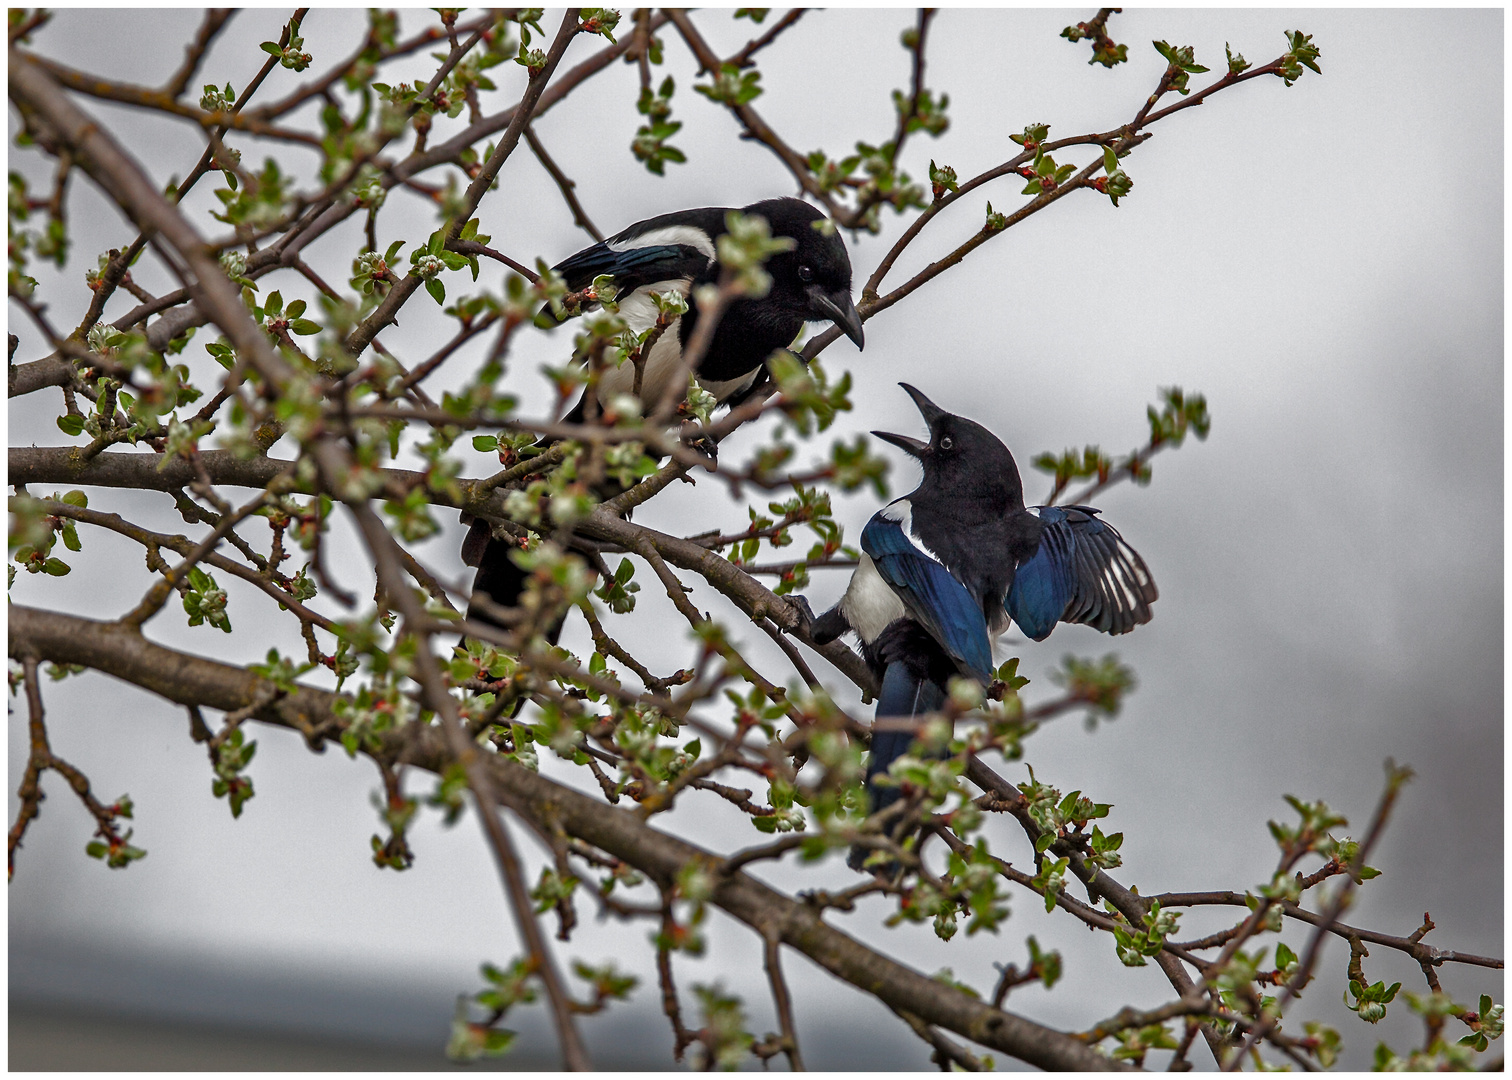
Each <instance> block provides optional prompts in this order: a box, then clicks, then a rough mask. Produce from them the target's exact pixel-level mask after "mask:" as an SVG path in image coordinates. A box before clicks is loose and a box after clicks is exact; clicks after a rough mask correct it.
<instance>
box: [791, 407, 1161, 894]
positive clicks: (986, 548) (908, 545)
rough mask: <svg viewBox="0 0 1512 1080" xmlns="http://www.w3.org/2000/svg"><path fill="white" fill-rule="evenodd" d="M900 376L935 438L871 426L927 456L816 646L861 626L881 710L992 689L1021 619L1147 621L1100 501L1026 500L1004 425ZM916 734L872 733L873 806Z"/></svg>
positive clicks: (1139, 576)
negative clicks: (979, 419) (964, 683)
mask: <svg viewBox="0 0 1512 1080" xmlns="http://www.w3.org/2000/svg"><path fill="white" fill-rule="evenodd" d="M900 385H901V386H902V387H903V389H904V390H906V391H908V394H909V396H910V397H912V398H913V400H914V403H915V404H916V405H917V406H918V407H919V412H921V413H922V414H923V415H924V420H925V422H926V423H927V424H928V425H929V441H928V442H921V441H920V440H918V439H912V438H909V437H908V436H906V435H893V434H889V433H887V432H882V431H874V432H872V434H874V435H876V436H877V437H878V438H879V439H885V440H886V441H888V442H890V443H892V444H893V445H895V446H898V447H900V448H901V449H903V450H904V451H906V452H907V453H909V454H911V455H912V456H914V457H915V458H917V459H918V460H919V463H920V464H921V465H922V466H923V470H924V477H923V480H922V481H921V483H920V484H919V486H918V487H917V488H916V489H914V491H913V492H912V493H911V494H909V495H906V496H904V497H903V498H901V499H896V500H894V501H893V502H891V503H888V504H887V505H886V506H884V507H883V508H882V509H881V510H879V511H877V513H876V514H875V515H874V516H873V517H872V519H871V521H869V522H868V523H867V525H866V528H865V529H864V530H863V531H862V533H861V549H862V551H863V552H864V554H863V555H862V556H861V565H860V566H859V567H858V568H857V569H856V571H855V573H854V574H852V575H851V580H850V585H849V587H848V588H847V589H846V591H845V595H844V596H843V597H841V599H840V602H839V603H838V604H836V605H835V606H834V607H833V608H831V609H830V610H829V611H827V612H825V613H824V615H822V616H820V617H819V618H818V619H815V620H814V621H813V624H812V627H811V630H812V634H813V638H814V640H815V641H816V642H818V643H819V644H824V643H826V642H828V641H832V640H834V639H835V638H837V637H839V636H840V635H841V634H843V633H845V632H846V631H848V630H854V631H855V632H856V634H857V636H858V637H859V638H860V640H861V652H862V655H863V656H864V657H865V659H866V662H867V664H868V666H869V667H870V668H871V669H872V671H873V673H874V674H875V675H876V676H877V678H878V680H879V681H880V683H881V686H882V689H881V692H880V693H879V695H878V697H877V719H878V720H882V719H884V718H889V717H903V718H911V717H916V716H920V715H923V714H925V713H929V712H934V711H937V710H938V709H939V708H940V707H941V706H942V705H943V704H944V701H945V695H946V686H947V685H948V683H949V680H950V679H951V678H953V677H955V676H957V675H964V676H967V677H970V678H973V679H976V680H977V681H978V682H980V683H982V684H983V685H984V686H985V685H989V684H990V683H991V681H992V678H993V661H992V643H993V641H994V640H995V639H996V638H997V636H998V635H999V634H1001V633H1002V632H1003V631H1005V630H1006V629H1007V628H1008V623H1009V621H1010V620H1011V621H1012V622H1014V623H1016V624H1017V625H1018V628H1019V629H1020V630H1021V631H1023V632H1024V633H1025V634H1027V635H1028V636H1029V637H1031V638H1033V639H1034V640H1035V641H1042V640H1043V639H1044V638H1046V637H1048V636H1049V634H1050V631H1051V630H1053V629H1054V628H1055V624H1056V623H1058V622H1073V623H1085V624H1087V625H1089V626H1091V627H1093V628H1095V629H1097V630H1100V631H1102V632H1103V633H1106V634H1124V633H1127V632H1128V631H1130V630H1132V629H1134V627H1135V626H1137V625H1139V624H1141V623H1146V622H1149V621H1150V605H1151V604H1152V603H1154V601H1155V599H1156V596H1157V595H1158V594H1157V592H1156V589H1155V582H1154V580H1153V579H1152V578H1151V577H1150V572H1149V570H1148V569H1147V568H1146V566H1145V563H1144V560H1143V559H1141V558H1140V557H1139V555H1138V553H1137V552H1135V551H1134V549H1133V548H1131V547H1130V546H1129V545H1128V544H1126V543H1125V542H1124V539H1123V537H1122V536H1120V535H1119V534H1118V531H1117V530H1116V529H1114V528H1113V527H1112V526H1111V525H1108V524H1107V523H1105V522H1103V521H1101V520H1100V519H1099V518H1098V517H1097V514H1098V511H1096V510H1094V509H1092V508H1091V507H1090V506H1032V507H1026V506H1025V505H1024V489H1023V484H1022V483H1021V482H1020V480H1019V472H1018V467H1017V466H1016V465H1015V464H1014V461H1013V455H1012V454H1011V453H1009V452H1008V448H1007V447H1006V446H1004V445H1003V444H1002V442H1000V441H999V440H998V438H997V436H996V435H994V434H992V432H990V431H988V430H987V429H986V428H984V427H982V426H981V425H980V424H978V423H975V422H974V421H971V420H967V419H966V418H965V417H962V416H956V415H955V414H953V413H948V412H946V411H945V410H943V409H941V408H939V407H938V406H937V405H935V404H934V403H933V402H932V401H930V400H929V399H928V398H927V397H925V396H924V395H923V394H922V393H920V392H919V391H918V390H916V389H915V388H914V387H912V386H909V385H908V384H907V383H902V384H900ZM916 734H917V731H916V729H912V730H905V729H902V728H901V727H900V728H899V729H897V730H878V731H876V733H875V734H874V735H873V736H872V744H871V756H870V759H869V760H868V762H867V768H866V779H867V788H868V791H869V793H870V798H871V807H872V811H873V812H874V813H875V812H876V811H877V810H881V809H883V808H884V807H886V806H888V805H891V804H892V803H893V802H894V801H895V800H896V799H897V798H898V796H899V792H898V790H897V789H896V788H880V787H878V786H877V785H876V784H875V783H874V779H875V777H876V776H877V774H879V773H886V772H887V767H888V765H890V764H891V763H892V761H893V760H894V759H896V758H897V757H899V756H900V755H901V754H903V753H904V752H905V751H906V750H907V749H908V747H909V745H910V744H911V743H912V742H913V740H914V736H915V735H916ZM858 854H859V857H860V858H861V859H864V858H865V854H866V853H865V851H863V850H859V849H858V852H853V853H852V864H853V865H856V866H857V868H859V859H858V858H857V855H858Z"/></svg>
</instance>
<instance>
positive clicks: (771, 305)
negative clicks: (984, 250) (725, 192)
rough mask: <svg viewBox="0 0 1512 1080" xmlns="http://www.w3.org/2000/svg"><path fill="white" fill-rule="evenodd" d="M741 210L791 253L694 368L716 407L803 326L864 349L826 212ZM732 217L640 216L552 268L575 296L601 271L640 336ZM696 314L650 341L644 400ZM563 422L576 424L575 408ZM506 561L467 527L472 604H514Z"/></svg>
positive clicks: (516, 583)
mask: <svg viewBox="0 0 1512 1080" xmlns="http://www.w3.org/2000/svg"><path fill="white" fill-rule="evenodd" d="M740 212H741V213H742V214H746V215H753V216H759V217H762V218H764V219H765V220H766V222H767V225H768V226H769V228H770V229H771V233H772V235H773V236H774V237H787V238H789V239H790V240H792V241H793V246H792V248H791V249H790V250H788V251H784V252H778V253H777V254H775V255H772V256H771V257H770V258H769V259H768V260H767V261H766V263H765V267H766V271H767V273H768V274H769V275H770V276H771V281H772V284H771V288H770V290H769V291H768V292H767V294H766V295H765V296H762V297H759V298H751V297H740V298H737V299H736V300H734V301H732V302H731V303H730V305H729V306H728V307H727V308H726V309H725V312H724V314H723V316H722V317H721V318H720V320H719V324H718V326H717V327H716V328H715V332H714V336H713V341H712V342H711V343H710V345H709V347H708V349H707V350H706V352H705V353H704V356H703V359H702V361H701V362H700V363H699V365H698V370H697V372H696V373H695V374H696V375H697V378H698V382H699V384H700V385H701V386H702V387H703V388H704V389H705V390H707V391H708V392H709V393H711V394H713V395H714V397H715V399H716V400H718V401H719V402H720V403H722V404H735V403H737V402H738V401H739V399H740V397H741V396H742V395H743V394H745V393H746V392H747V391H749V390H750V389H751V388H752V386H753V385H754V384H755V383H756V381H757V379H758V377H759V376H760V375H761V373H762V370H763V369H764V367H765V365H766V361H767V358H768V357H769V356H771V355H772V353H774V352H776V351H777V350H779V349H782V348H785V347H786V346H788V345H791V344H792V342H793V340H794V339H795V338H796V337H797V336H798V332H799V330H801V329H802V328H803V324H804V323H806V322H818V321H824V320H828V321H831V322H833V323H835V325H836V326H838V327H840V329H841V330H843V331H844V332H845V334H846V336H847V337H849V338H850V339H851V340H852V341H854V342H855V343H856V347H857V348H858V349H859V348H862V347H863V346H864V344H865V338H864V336H863V334H862V330H861V316H860V314H859V313H858V312H857V311H856V305H855V303H854V302H852V300H851V265H850V256H849V254H848V253H847V252H846V249H845V241H844V240H842V239H841V238H840V235H839V233H838V232H837V231H836V230H835V229H834V228H833V227H828V223H827V222H826V220H825V217H824V214H823V213H821V212H820V211H819V210H817V209H815V208H814V207H812V206H810V205H809V204H808V203H806V202H804V201H803V200H802V199H793V198H780V199H766V200H763V201H762V202H757V203H752V204H751V205H749V206H745V207H741V208H740ZM729 213H730V208H729V207H723V206H706V207H700V208H698V209H693V210H678V211H675V212H674V213H670V214H662V215H660V216H658V217H653V218H647V219H646V220H645V221H638V222H636V223H635V224H634V225H631V226H630V227H629V228H627V229H624V230H623V231H621V232H619V233H616V234H615V235H614V236H611V237H609V238H608V239H607V240H603V241H601V242H599V243H597V244H594V245H593V246H592V247H589V248H584V249H583V250H582V251H579V252H578V253H577V254H576V255H571V256H569V257H568V258H566V259H563V260H562V261H561V262H559V263H558V264H557V265H556V266H555V267H553V269H555V270H556V271H557V273H559V274H561V275H562V277H563V279H564V280H565V282H566V284H567V287H568V288H569V289H571V290H573V291H579V290H581V289H584V288H587V287H588V286H589V285H591V284H592V283H593V280H594V279H595V278H597V277H599V276H601V275H605V274H607V275H609V276H610V277H612V278H613V279H614V284H615V287H616V290H617V295H616V297H615V300H616V303H617V304H618V306H619V314H620V316H621V317H622V318H623V319H624V320H625V322H626V323H627V324H628V326H629V328H630V330H631V331H632V332H634V333H636V334H639V333H641V332H643V331H645V330H648V329H650V328H651V327H652V326H653V325H655V323H656V319H657V316H658V314H659V312H658V310H657V307H656V304H655V302H654V301H653V300H652V299H651V294H652V293H666V292H677V293H680V294H681V295H683V296H685V297H691V296H692V295H693V290H695V289H696V288H697V287H698V286H700V285H704V284H711V283H714V282H717V281H718V280H719V272H720V267H719V258H718V252H717V245H718V241H719V238H720V236H722V235H723V234H724V233H725V232H726V224H725V219H726V215H728V214H729ZM698 318H699V312H698V306H697V303H696V302H695V301H694V300H692V299H690V300H689V308H688V311H687V313H686V314H684V315H682V316H681V317H680V318H678V319H677V320H676V321H675V322H674V323H673V324H672V325H671V326H669V327H668V328H667V330H666V331H664V332H663V333H662V335H661V337H659V338H658V339H657V341H656V344H655V345H654V346H653V347H652V349H651V351H650V353H649V355H648V356H647V357H646V363H645V370H644V373H643V375H642V382H641V396H642V399H643V400H644V401H646V402H648V403H655V402H659V401H661V400H662V399H663V397H664V396H665V394H666V393H667V390H668V383H669V382H670V380H671V379H673V378H674V377H676V375H677V373H678V372H679V371H682V370H683V366H682V350H683V348H684V346H685V345H686V344H687V342H688V341H689V340H691V337H692V334H693V331H694V328H695V327H696V326H697V325H698ZM634 386H635V369H634V367H633V366H632V365H631V364H628V363H626V364H622V365H620V366H619V367H618V368H612V369H609V370H607V371H605V372H603V373H602V374H601V376H600V379H599V385H598V391H597V392H598V399H599V400H600V401H609V400H611V399H612V398H614V397H615V396H617V395H619V394H629V393H631V392H632V390H633V389H634ZM563 419H564V420H565V421H566V422H567V423H581V422H582V419H583V400H582V399H579V401H578V403H577V405H575V406H574V407H573V408H572V410H571V411H570V412H568V413H567V415H566V416H565V417H564V418H563ZM509 555H510V548H509V546H508V545H507V544H503V543H500V542H499V541H497V540H494V539H493V538H492V537H491V536H490V534H489V530H488V526H487V523H486V522H482V521H475V522H473V524H472V528H471V530H470V531H469V533H468V537H467V539H466V540H465V541H464V542H463V546H462V559H463V561H464V562H465V563H467V564H468V565H469V566H476V567H477V568H478V573H477V577H476V578H475V580H474V582H473V596H474V597H475V598H476V597H479V596H480V595H481V596H487V597H488V598H489V599H490V600H492V601H493V603H494V604H497V605H500V606H503V607H513V606H515V605H516V604H517V603H518V601H519V597H520V593H521V591H522V590H523V588H524V581H525V573H524V571H522V570H521V569H520V568H519V567H517V566H516V565H515V564H514V561H513V560H512V559H511V558H510V557H509ZM468 618H469V619H479V620H481V621H483V622H486V623H492V624H494V625H498V620H496V619H494V618H492V617H491V616H490V615H489V614H488V611H487V610H486V608H485V606H484V605H481V604H478V603H474V604H472V605H471V606H470V607H469V610H468ZM559 631H560V624H557V626H556V627H555V628H554V629H553V631H552V632H551V633H550V634H549V635H548V636H549V637H550V638H551V640H552V641H553V642H554V641H555V640H556V635H557V632H559Z"/></svg>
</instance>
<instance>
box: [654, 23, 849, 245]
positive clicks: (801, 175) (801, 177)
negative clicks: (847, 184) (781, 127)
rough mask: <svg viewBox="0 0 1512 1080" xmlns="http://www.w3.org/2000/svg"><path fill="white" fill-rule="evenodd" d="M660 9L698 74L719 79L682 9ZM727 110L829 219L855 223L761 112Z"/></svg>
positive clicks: (714, 59)
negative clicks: (815, 202)
mask: <svg viewBox="0 0 1512 1080" xmlns="http://www.w3.org/2000/svg"><path fill="white" fill-rule="evenodd" d="M662 10H663V12H664V13H665V14H666V16H667V17H668V18H669V19H671V20H672V25H673V26H675V27H677V32H678V33H679V34H681V35H682V39H683V41H684V42H685V43H686V44H687V46H688V50H689V51H690V52H692V54H693V56H694V58H695V59H696V60H697V61H698V67H699V72H700V73H703V72H708V73H709V74H710V75H711V76H718V74H719V69H720V67H721V66H723V62H722V61H721V60H720V59H719V56H718V55H717V54H716V53H715V52H714V50H713V49H711V48H710V47H709V43H708V42H707V41H705V40H704V39H703V35H702V34H700V33H699V32H698V30H697V29H696V28H695V27H694V26H693V21H692V20H691V19H689V18H688V13H687V12H686V11H685V10H683V9H681V8H663V9H662ZM727 108H728V109H729V110H730V112H731V114H733V115H734V116H735V118H736V119H737V120H739V121H740V123H741V125H742V126H743V127H744V128H745V130H746V135H747V136H748V137H749V138H752V139H755V140H756V141H757V142H759V143H761V144H762V145H763V146H765V147H766V148H767V149H769V150H771V151H772V153H774V154H776V155H777V158H778V160H780V161H781V162H782V163H783V164H784V165H786V166H787V168H788V171H789V172H790V173H792V174H793V179H795V180H797V181H798V184H799V186H801V187H802V188H803V190H804V191H805V192H807V193H808V194H809V195H810V196H812V197H813V198H814V199H816V200H818V201H819V202H820V203H822V204H824V208H825V209H826V210H827V211H828V212H829V216H830V217H832V218H834V219H835V221H837V222H839V223H840V224H841V225H844V226H846V227H847V228H850V227H853V226H855V225H856V224H857V222H856V221H855V217H854V215H853V214H852V213H851V212H850V211H849V210H847V209H846V208H845V207H843V206H841V205H840V204H839V203H837V202H836V201H835V200H834V198H833V197H832V196H831V195H830V193H829V192H827V191H825V190H824V188H822V187H821V186H820V185H819V181H818V180H817V179H815V178H814V174H813V172H811V171H810V169H809V167H808V161H807V160H806V159H805V158H804V157H803V155H802V154H800V153H798V151H796V150H794V149H793V148H792V147H791V146H789V145H788V144H787V143H785V142H783V141H782V138H781V137H780V136H779V135H778V134H777V132H775V131H773V130H772V127H771V125H770V124H768V123H767V122H766V121H765V120H763V119H762V118H761V114H760V113H758V112H757V111H756V110H755V109H753V108H752V107H751V106H750V105H735V104H730V105H728V106H727Z"/></svg>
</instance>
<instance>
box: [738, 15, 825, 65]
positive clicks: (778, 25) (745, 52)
mask: <svg viewBox="0 0 1512 1080" xmlns="http://www.w3.org/2000/svg"><path fill="white" fill-rule="evenodd" d="M807 11H808V9H807V8H793V10H791V11H789V12H788V13H787V14H786V15H784V16H783V17H782V18H780V19H778V20H777V21H776V22H775V23H774V24H772V28H771V29H770V30H768V31H767V32H766V33H764V34H762V35H761V36H760V37H759V38H756V39H755V40H754V41H749V42H747V43H746V47H745V48H743V49H741V50H740V51H739V52H738V53H736V54H735V55H734V56H732V57H730V59H729V62H730V63H731V64H734V65H735V66H736V67H738V68H748V67H751V66H752V61H751V57H753V56H755V55H756V54H757V53H758V52H760V51H761V50H762V49H764V48H766V47H767V46H768V45H770V44H771V43H772V42H774V41H776V40H777V38H778V36H779V35H781V34H782V33H783V31H785V30H787V29H788V28H789V27H790V26H792V25H793V24H794V23H796V22H797V21H798V20H799V19H801V18H803V16H804V14H805V13H806V12H807Z"/></svg>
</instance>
